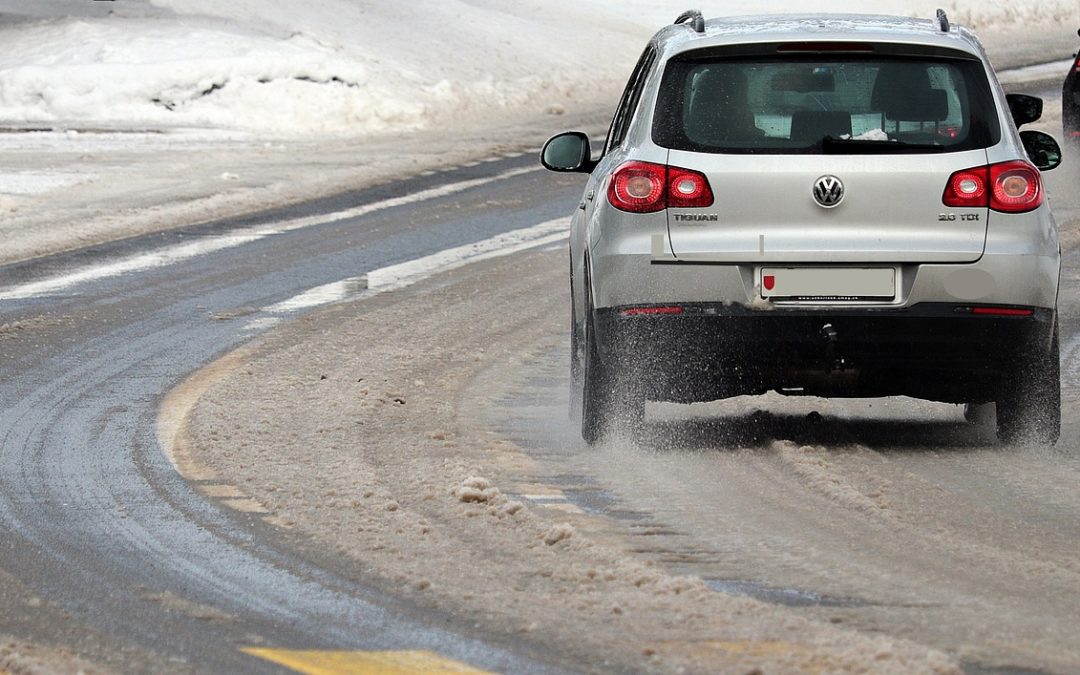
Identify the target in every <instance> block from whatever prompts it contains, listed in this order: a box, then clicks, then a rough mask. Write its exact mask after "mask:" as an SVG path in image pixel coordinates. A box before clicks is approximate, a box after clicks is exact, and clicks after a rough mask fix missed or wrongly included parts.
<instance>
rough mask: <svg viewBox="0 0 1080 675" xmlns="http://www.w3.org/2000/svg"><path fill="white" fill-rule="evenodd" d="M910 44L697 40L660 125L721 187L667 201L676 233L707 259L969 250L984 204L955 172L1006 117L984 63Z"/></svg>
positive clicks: (943, 258)
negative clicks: (952, 197)
mask: <svg viewBox="0 0 1080 675" xmlns="http://www.w3.org/2000/svg"><path fill="white" fill-rule="evenodd" d="M931 51H933V53H922V52H921V51H920V48H918V47H910V46H903V47H897V46H893V45H884V46H883V45H865V44H852V45H845V44H840V45H836V44H833V43H830V44H828V45H815V46H811V47H807V45H806V44H805V43H803V44H801V45H799V48H798V49H794V50H792V49H785V46H784V45H765V46H760V47H758V48H757V52H755V53H750V54H747V53H738V54H732V53H730V52H725V51H716V50H708V51H699V52H690V53H689V54H686V55H683V56H681V57H677V58H675V59H673V60H672V61H671V62H669V64H668V67H667V70H666V72H665V76H664V80H663V84H662V87H661V93H660V97H659V99H658V104H657V114H656V115H655V117H654V127H653V137H654V140H655V141H656V142H657V143H658V144H659V145H661V146H663V147H666V148H668V149H669V151H670V152H669V161H668V163H669V165H671V166H677V167H683V168H688V169H692V170H696V171H700V172H702V173H704V174H705V176H706V177H707V178H708V180H709V183H710V185H711V187H712V191H713V194H714V196H715V203H714V204H713V206H711V207H708V208H703V209H701V208H699V209H671V210H669V213H668V224H669V234H670V240H671V248H672V252H673V253H674V255H675V256H676V257H677V258H679V259H684V260H700V261H716V262H724V261H731V262H739V261H754V262H792V263H796V262H798V263H821V262H828V263H859V262H888V263H904V262H971V261H974V260H977V259H978V258H979V257H980V256H981V255H982V252H983V247H984V243H985V239H986V226H987V217H988V212H987V210H986V209H984V208H983V209H979V208H963V209H959V208H950V207H946V206H945V205H944V204H943V202H942V196H943V194H944V192H945V188H946V185H947V184H948V183H949V178H950V176H952V175H953V173H954V172H956V171H959V170H963V169H968V168H971V167H978V166H984V165H986V163H987V155H986V148H987V147H990V146H991V145H994V144H996V143H997V142H998V141H999V140H1000V125H999V122H998V118H997V115H996V112H995V110H996V109H995V106H994V103H993V97H992V95H991V93H990V89H989V85H988V83H987V81H986V75H985V71H984V69H983V67H982V64H981V63H980V62H979V61H978V60H977V59H974V57H970V56H967V55H963V54H962V53H959V52H958V53H957V54H956V55H942V54H941V53H939V52H940V50H936V51H934V50H931Z"/></svg>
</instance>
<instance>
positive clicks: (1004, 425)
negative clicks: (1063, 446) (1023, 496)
mask: <svg viewBox="0 0 1080 675" xmlns="http://www.w3.org/2000/svg"><path fill="white" fill-rule="evenodd" d="M1008 380H1009V381H1007V382H1006V386H1005V389H1004V391H1003V392H1002V395H1001V397H1000V398H999V399H998V401H997V434H998V439H999V440H1000V441H1002V442H1003V443H1017V442H1021V443H1037V444H1040V445H1053V444H1054V443H1056V442H1057V440H1058V437H1059V436H1060V435H1061V364H1060V361H1059V347H1058V331H1057V326H1055V327H1054V337H1053V339H1052V340H1051V344H1050V349H1049V350H1047V351H1031V352H1028V353H1026V354H1024V355H1022V356H1021V358H1019V359H1018V360H1017V365H1016V367H1015V368H1014V369H1013V370H1012V371H1011V372H1010V373H1009V378H1008Z"/></svg>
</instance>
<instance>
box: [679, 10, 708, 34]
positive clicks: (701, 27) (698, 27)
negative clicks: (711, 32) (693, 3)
mask: <svg viewBox="0 0 1080 675" xmlns="http://www.w3.org/2000/svg"><path fill="white" fill-rule="evenodd" d="M687 21H689V22H690V27H691V28H693V29H694V32H695V33H704V32H705V17H703V16H701V12H700V11H698V10H696V9H688V10H686V11H685V12H683V13H682V14H680V15H679V18H677V19H675V25H676V26H677V25H679V24H680V23H686V22H687Z"/></svg>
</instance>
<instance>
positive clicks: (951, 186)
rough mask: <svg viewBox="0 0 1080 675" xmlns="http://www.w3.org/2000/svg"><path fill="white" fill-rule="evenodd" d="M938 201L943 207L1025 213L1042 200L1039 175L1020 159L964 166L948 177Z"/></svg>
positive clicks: (1033, 168) (1036, 206) (1038, 204)
mask: <svg viewBox="0 0 1080 675" xmlns="http://www.w3.org/2000/svg"><path fill="white" fill-rule="evenodd" d="M941 201H942V203H944V204H945V206H956V207H960V208H988V209H992V210H994V211H1000V212H1002V213H1026V212H1028V211H1034V210H1035V209H1037V208H1039V206H1041V205H1042V203H1043V187H1042V176H1041V175H1040V174H1039V170H1038V169H1036V168H1035V167H1034V166H1032V165H1031V164H1030V163H1028V162H1025V161H1022V160H1016V161H1012V162H1001V163H999V164H991V165H989V166H978V167H973V168H971V169H964V170H963V171H957V172H956V173H954V174H953V175H952V176H950V177H949V182H948V183H946V184H945V194H943V195H942V197H941Z"/></svg>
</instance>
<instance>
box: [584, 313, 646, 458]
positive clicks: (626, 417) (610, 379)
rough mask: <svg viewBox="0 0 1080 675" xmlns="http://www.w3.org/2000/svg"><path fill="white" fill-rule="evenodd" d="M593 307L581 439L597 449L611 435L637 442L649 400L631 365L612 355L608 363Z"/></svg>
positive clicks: (589, 317)
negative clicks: (597, 332)
mask: <svg viewBox="0 0 1080 675" xmlns="http://www.w3.org/2000/svg"><path fill="white" fill-rule="evenodd" d="M594 322H595V317H594V314H593V311H592V305H591V303H589V302H586V320H585V323H584V328H585V330H584V335H581V336H580V338H581V340H582V342H583V344H582V352H583V356H584V359H583V363H582V377H581V380H582V382H581V437H582V438H583V439H584V440H585V443H587V444H588V445H596V444H597V443H600V442H601V441H602V440H603V439H604V438H605V437H607V436H609V435H610V434H616V435H620V436H623V437H625V438H626V439H627V440H631V441H632V440H634V439H636V438H637V436H638V434H639V432H640V428H641V424H642V421H643V420H644V417H645V400H644V397H643V396H642V394H641V392H640V391H639V390H638V388H637V387H635V386H634V383H633V378H632V374H631V372H630V370H629V369H628V368H627V367H626V366H627V364H626V363H624V362H622V360H621V359H620V358H618V356H616V355H615V353H614V350H605V351H607V352H608V358H607V359H606V360H605V359H603V358H601V356H600V348H599V346H598V344H597V336H596V331H595V330H594V327H595V323H594Z"/></svg>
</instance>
